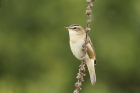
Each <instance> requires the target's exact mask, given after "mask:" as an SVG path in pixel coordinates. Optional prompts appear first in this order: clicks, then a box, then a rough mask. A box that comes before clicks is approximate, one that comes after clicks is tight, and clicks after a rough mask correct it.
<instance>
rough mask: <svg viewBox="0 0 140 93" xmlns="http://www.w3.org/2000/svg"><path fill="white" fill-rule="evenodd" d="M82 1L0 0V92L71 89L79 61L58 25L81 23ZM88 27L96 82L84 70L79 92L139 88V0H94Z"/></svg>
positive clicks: (136, 91)
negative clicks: (93, 82) (83, 78)
mask: <svg viewBox="0 0 140 93" xmlns="http://www.w3.org/2000/svg"><path fill="white" fill-rule="evenodd" d="M86 7H87V3H86V0H0V93H73V91H74V89H75V86H74V84H75V82H76V81H77V80H76V78H75V77H76V75H77V72H78V66H79V64H80V61H79V60H77V59H76V58H75V57H74V56H73V55H72V53H71V50H70V47H69V35H68V31H67V30H66V29H64V27H65V26H69V25H71V24H74V23H78V24H81V25H82V26H83V27H85V25H86V21H85V20H86V15H85V9H86ZM90 27H91V31H90V32H89V35H90V37H91V39H92V42H93V44H94V46H95V49H96V54H97V65H96V75H97V82H96V84H95V85H94V86H92V85H91V83H90V80H89V74H88V71H86V77H85V81H84V82H83V85H82V91H81V92H80V93H140V62H139V60H140V54H139V53H140V49H139V48H140V0H97V1H96V2H95V3H94V7H93V16H92V23H91V25H90ZM86 69H87V68H86Z"/></svg>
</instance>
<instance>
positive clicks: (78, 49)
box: [70, 39, 84, 60]
mask: <svg viewBox="0 0 140 93" xmlns="http://www.w3.org/2000/svg"><path fill="white" fill-rule="evenodd" d="M83 44H84V40H82V39H81V40H75V41H72V40H70V48H71V51H72V53H73V54H74V56H75V57H76V58H78V59H79V60H80V59H81V57H82V55H83V52H82V46H83Z"/></svg>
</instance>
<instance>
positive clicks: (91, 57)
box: [86, 36, 96, 64]
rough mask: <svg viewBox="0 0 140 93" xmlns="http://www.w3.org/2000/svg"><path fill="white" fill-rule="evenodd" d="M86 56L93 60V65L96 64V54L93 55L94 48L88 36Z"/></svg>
mask: <svg viewBox="0 0 140 93" xmlns="http://www.w3.org/2000/svg"><path fill="white" fill-rule="evenodd" d="M87 40H88V42H87V45H86V46H87V54H88V56H89V58H90V59H94V60H95V64H96V53H95V49H94V46H93V44H92V42H91V40H90V37H89V36H88V37H87Z"/></svg>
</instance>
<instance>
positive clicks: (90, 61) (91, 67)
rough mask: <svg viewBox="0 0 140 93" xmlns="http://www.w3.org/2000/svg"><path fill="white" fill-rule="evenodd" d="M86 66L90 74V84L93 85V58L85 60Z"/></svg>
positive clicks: (94, 75)
mask: <svg viewBox="0 0 140 93" xmlns="http://www.w3.org/2000/svg"><path fill="white" fill-rule="evenodd" d="M86 64H87V67H88V71H89V75H90V80H91V84H92V85H94V84H95V82H96V73H95V66H94V65H95V64H94V60H93V59H89V60H87V63H86Z"/></svg>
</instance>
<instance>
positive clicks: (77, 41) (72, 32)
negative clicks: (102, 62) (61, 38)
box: [65, 24, 96, 85]
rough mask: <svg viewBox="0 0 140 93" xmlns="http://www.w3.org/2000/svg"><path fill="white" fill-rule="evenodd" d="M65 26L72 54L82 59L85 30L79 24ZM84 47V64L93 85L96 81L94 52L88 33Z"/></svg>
mask: <svg viewBox="0 0 140 93" xmlns="http://www.w3.org/2000/svg"><path fill="white" fill-rule="evenodd" d="M65 28H67V29H68V32H69V43H70V48H71V51H72V53H73V55H74V56H75V57H76V58H77V59H79V60H82V56H83V50H82V49H83V45H84V44H85V39H86V31H85V30H84V28H83V27H82V26H80V25H79V24H72V25H70V26H68V27H65ZM86 47H87V50H86V54H85V57H84V60H85V61H86V65H87V68H88V71H89V75H90V80H91V84H92V85H94V84H95V82H96V73H95V65H96V53H95V49H94V46H93V44H92V42H91V40H90V37H89V36H88V35H87V43H86Z"/></svg>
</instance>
